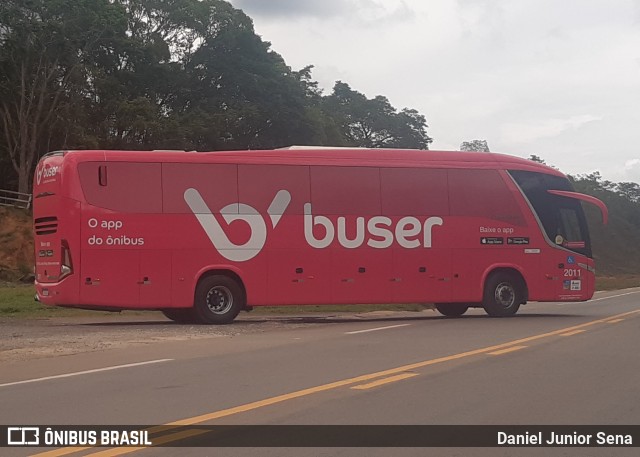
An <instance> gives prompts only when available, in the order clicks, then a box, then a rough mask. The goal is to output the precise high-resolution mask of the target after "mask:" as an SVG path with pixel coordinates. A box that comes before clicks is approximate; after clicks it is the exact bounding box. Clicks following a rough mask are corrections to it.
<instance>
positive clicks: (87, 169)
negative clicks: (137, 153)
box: [78, 162, 162, 213]
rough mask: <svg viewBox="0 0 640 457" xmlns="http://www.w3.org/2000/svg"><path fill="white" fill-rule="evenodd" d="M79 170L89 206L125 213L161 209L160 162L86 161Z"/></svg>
mask: <svg viewBox="0 0 640 457" xmlns="http://www.w3.org/2000/svg"><path fill="white" fill-rule="evenodd" d="M78 173H79V175H80V184H81V186H82V191H83V193H84V196H85V200H86V201H87V203H89V204H90V205H93V206H98V207H100V208H105V209H110V210H113V211H121V212H123V213H161V212H162V186H161V173H160V164H159V163H135V162H109V163H104V162H83V163H80V164H78ZM96 177H97V179H96ZM107 177H108V180H107Z"/></svg>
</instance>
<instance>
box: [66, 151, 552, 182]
mask: <svg viewBox="0 0 640 457" xmlns="http://www.w3.org/2000/svg"><path fill="white" fill-rule="evenodd" d="M58 153H59V152H58ZM64 155H65V161H67V160H71V161H73V162H92V161H106V162H120V161H124V162H173V163H180V162H189V163H243V164H279V165H338V166H370V167H389V166H391V167H415V168H422V167H426V168H431V167H433V168H485V169H515V170H526V171H537V172H540V173H546V174H552V175H556V176H564V174H563V173H561V172H560V171H558V170H556V169H554V168H551V167H549V166H547V165H543V164H540V163H537V162H533V161H531V160H527V159H523V158H520V157H514V156H510V155H506V154H498V153H493V152H462V151H430V150H419V149H367V148H323V147H309V146H305V147H290V148H283V149H273V150H249V151H212V152H195V151H168V150H162V151H120V150H81V151H80V150H79V151H64Z"/></svg>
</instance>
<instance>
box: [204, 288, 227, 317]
mask: <svg viewBox="0 0 640 457" xmlns="http://www.w3.org/2000/svg"><path fill="white" fill-rule="evenodd" d="M232 306H233V294H232V293H231V291H230V290H229V289H228V288H227V287H225V286H215V287H212V288H211V289H209V292H208V293H207V307H208V308H209V310H210V311H211V312H212V313H214V314H225V313H227V312H228V311H229V310H230V309H231V307H232Z"/></svg>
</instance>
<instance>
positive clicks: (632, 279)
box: [596, 275, 640, 290]
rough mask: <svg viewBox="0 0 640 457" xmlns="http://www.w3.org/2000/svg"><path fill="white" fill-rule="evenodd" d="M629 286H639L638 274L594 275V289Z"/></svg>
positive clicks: (625, 287)
mask: <svg viewBox="0 0 640 457" xmlns="http://www.w3.org/2000/svg"><path fill="white" fill-rule="evenodd" d="M630 287H640V277H639V276H632V275H628V276H616V277H613V276H603V277H596V290H618V289H628V288H630Z"/></svg>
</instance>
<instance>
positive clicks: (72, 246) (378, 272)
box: [33, 148, 607, 324]
mask: <svg viewBox="0 0 640 457" xmlns="http://www.w3.org/2000/svg"><path fill="white" fill-rule="evenodd" d="M581 201H582V202H588V203H591V204H595V205H596V206H598V207H599V208H600V210H601V211H602V216H603V221H604V222H606V218H607V209H606V207H605V205H604V204H603V203H602V202H601V201H599V200H597V199H596V198H593V197H590V196H587V195H584V194H578V193H575V192H574V190H573V188H572V186H571V183H570V181H569V180H568V179H567V177H566V176H565V175H563V174H562V173H560V172H559V171H557V170H555V169H553V168H549V167H547V166H544V165H541V164H538V163H534V162H532V161H529V160H525V159H520V158H515V157H510V156H507V155H501V154H494V153H479V152H442V151H418V150H371V149H342V150H340V151H336V150H332V149H322V148H315V149H313V148H312V149H306V148H305V149H299V150H292V149H280V150H270V151H232V152H207V153H198V152H177V151H153V152H141V151H66V152H54V153H50V154H47V155H46V156H44V157H43V158H42V159H41V160H40V162H39V164H38V166H37V170H36V173H35V179H34V205H33V214H34V229H35V255H36V289H37V297H38V299H39V300H40V301H41V302H43V303H45V304H48V305H58V306H69V307H77V308H88V309H106V310H122V309H155V310H162V311H163V312H164V314H165V315H166V316H167V317H169V318H171V319H173V320H175V321H185V322H188V321H199V322H202V323H215V324H224V323H229V322H231V321H232V320H233V319H234V318H235V317H236V316H237V315H238V313H239V312H240V311H241V310H243V309H246V310H249V309H251V307H254V306H262V305H288V304H344V303H349V304H356V303H435V304H436V307H437V309H438V310H439V311H440V312H441V313H442V314H444V315H446V316H459V315H462V314H464V313H465V312H466V311H467V309H468V308H469V307H483V308H484V309H485V310H486V312H487V313H488V314H489V315H491V316H510V315H513V314H515V313H516V311H517V310H518V308H519V307H520V305H521V304H524V303H526V302H527V301H585V300H588V299H590V298H591V297H592V295H593V292H594V278H595V276H594V262H593V258H592V254H591V245H590V240H589V232H588V229H587V224H586V220H585V215H584V212H583V208H582V206H581V203H580V202H581Z"/></svg>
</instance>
